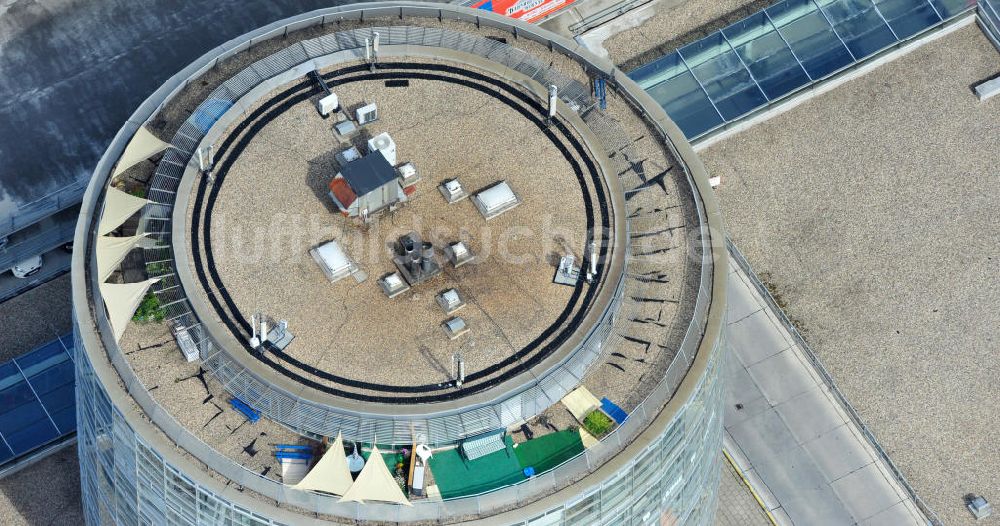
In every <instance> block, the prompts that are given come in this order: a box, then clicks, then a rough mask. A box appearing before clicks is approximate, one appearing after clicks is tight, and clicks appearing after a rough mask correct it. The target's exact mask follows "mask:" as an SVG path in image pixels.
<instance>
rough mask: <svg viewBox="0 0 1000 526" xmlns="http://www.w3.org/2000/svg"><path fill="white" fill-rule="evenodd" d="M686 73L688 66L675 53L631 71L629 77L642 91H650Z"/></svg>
mask: <svg viewBox="0 0 1000 526" xmlns="http://www.w3.org/2000/svg"><path fill="white" fill-rule="evenodd" d="M685 72H687V66H685V65H684V63H683V62H681V59H680V56H679V55H678V54H677V52H676V51H675V52H673V53H671V54H669V55H664V56H662V57H660V58H658V59H656V60H654V61H652V62H650V63H649V64H646V65H644V66H640V67H638V68H636V69H634V70H632V71H630V72H629V74H628V76H629V78H630V79H632V80H634V81H635V83H636V84H638V85H639V87H641V88H642V89H649V88H651V87H653V86H655V85H657V84H659V83H661V82H664V81H666V80H670V79H672V78H674V77H676V76H678V75H681V74H683V73H685Z"/></svg>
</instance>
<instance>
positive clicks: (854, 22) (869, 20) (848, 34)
mask: <svg viewBox="0 0 1000 526" xmlns="http://www.w3.org/2000/svg"><path fill="white" fill-rule="evenodd" d="M819 4H820V6H821V8H822V9H823V12H824V13H826V17H827V18H828V19H829V20H830V22H832V23H833V27H834V29H835V30H836V31H837V34H839V35H840V38H841V39H843V40H844V42H846V43H847V47H848V49H850V50H851V53H852V54H854V58H855V59H861V58H864V57H867V56H868V55H871V54H872V53H875V52H876V51H879V50H881V49H884V48H885V47H886V46H888V45H890V44H892V43H893V42H895V41H896V37H895V36H893V34H892V31H891V30H890V29H889V26H887V25H886V24H885V22H884V21H883V20H882V17H881V16H880V15H879V13H878V11H876V10H875V6H874V5H872V3H871V1H870V0H819Z"/></svg>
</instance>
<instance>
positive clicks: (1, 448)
mask: <svg viewBox="0 0 1000 526" xmlns="http://www.w3.org/2000/svg"><path fill="white" fill-rule="evenodd" d="M13 457H14V452H13V451H11V450H10V448H9V447H7V444H5V443H4V442H3V441H2V440H0V464H3V463H4V462H7V461H8V460H10V459H11V458H13Z"/></svg>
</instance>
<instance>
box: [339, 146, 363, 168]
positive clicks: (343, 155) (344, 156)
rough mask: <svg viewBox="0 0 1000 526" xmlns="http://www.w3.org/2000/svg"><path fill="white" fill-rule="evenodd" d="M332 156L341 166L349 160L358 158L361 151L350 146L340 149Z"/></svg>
mask: <svg viewBox="0 0 1000 526" xmlns="http://www.w3.org/2000/svg"><path fill="white" fill-rule="evenodd" d="M333 158H334V159H336V161H337V163H339V164H340V165H341V166H344V165H345V164H347V163H349V162H351V161H357V160H358V159H360V158H361V151H360V150H358V149H357V148H355V147H353V146H351V147H350V148H348V149H346V150H341V151H339V152H337V153H335V154H333Z"/></svg>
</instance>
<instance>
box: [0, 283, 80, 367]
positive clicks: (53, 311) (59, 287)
mask: <svg viewBox="0 0 1000 526" xmlns="http://www.w3.org/2000/svg"><path fill="white" fill-rule="evenodd" d="M69 284H70V280H69V274H65V275H63V276H60V277H58V278H56V279H54V280H52V281H49V282H48V283H45V284H42V285H39V286H37V287H35V288H33V289H31V290H29V291H27V292H25V293H23V294H19V295H17V296H15V297H13V298H11V299H9V300H7V301H5V302H3V303H0V324H2V326H3V330H0V363H3V362H6V361H9V360H12V359H14V358H17V357H18V356H20V355H22V354H24V353H26V352H28V351H30V350H32V349H34V348H35V347H36V346H37V345H39V344H41V343H45V342H47V341H51V340H54V339H55V338H58V337H59V336H61V335H63V334H66V333H67V332H69V331H70V330H72V329H73V313H72V308H71V303H72V300H71V298H70V286H69Z"/></svg>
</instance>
